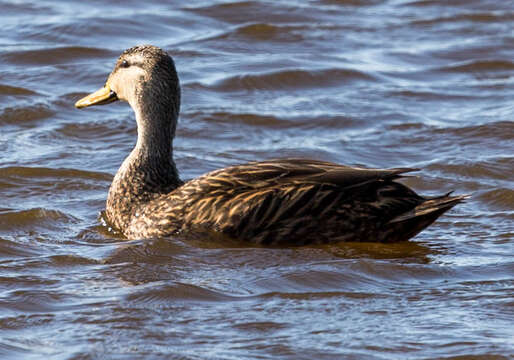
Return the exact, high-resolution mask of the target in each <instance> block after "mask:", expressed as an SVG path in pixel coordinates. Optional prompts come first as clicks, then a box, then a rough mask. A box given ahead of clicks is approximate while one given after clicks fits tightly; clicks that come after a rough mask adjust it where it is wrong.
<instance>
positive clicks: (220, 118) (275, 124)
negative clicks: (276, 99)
mask: <svg viewBox="0 0 514 360" xmlns="http://www.w3.org/2000/svg"><path fill="white" fill-rule="evenodd" d="M184 115H186V116H187V117H191V118H193V119H194V121H197V120H196V119H201V120H202V121H206V122H209V123H221V124H234V125H235V124H244V125H249V126H252V127H258V128H261V127H264V128H287V127H289V126H291V121H288V120H287V119H282V118H278V117H276V116H272V115H261V114H249V113H229V112H223V111H220V112H209V113H207V112H195V113H188V114H184Z"/></svg>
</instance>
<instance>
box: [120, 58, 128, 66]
mask: <svg viewBox="0 0 514 360" xmlns="http://www.w3.org/2000/svg"><path fill="white" fill-rule="evenodd" d="M120 66H121V67H122V68H128V67H129V66H130V64H129V63H128V61H127V60H123V61H122V62H121V64H120Z"/></svg>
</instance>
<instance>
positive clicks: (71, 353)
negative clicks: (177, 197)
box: [0, 0, 514, 359]
mask: <svg viewBox="0 0 514 360" xmlns="http://www.w3.org/2000/svg"><path fill="white" fill-rule="evenodd" d="M186 4H187V5H184V2H179V1H176V2H172V3H170V4H163V3H162V2H160V1H153V2H140V1H123V2H104V1H91V2H83V1H76V0H71V1H67V2H59V1H23V2H21V1H14V0H11V1H5V0H2V1H0V9H1V10H2V11H1V13H0V23H1V25H2V26H1V28H2V30H1V31H2V36H1V38H0V39H1V40H0V66H1V69H2V71H1V73H0V151H1V154H2V157H1V158H0V159H1V160H0V199H1V203H0V267H1V270H0V334H1V336H0V357H1V358H2V359H41V358H43V359H48V358H51V359H96V358H115V359H434V358H445V359H449V358H450V359H451V358H455V359H456V358H458V359H470V358H473V359H507V358H512V357H514V300H513V294H514V261H513V257H512V254H513V252H514V243H513V238H514V225H513V219H514V190H513V189H514V186H513V183H514V181H513V180H514V179H513V173H514V157H513V154H514V141H513V139H514V123H513V121H512V120H513V113H514V106H513V102H512V100H513V99H514V62H513V61H512V59H513V56H514V37H513V28H514V7H513V6H512V3H511V2H509V1H496V0H494V1H493V0H471V1H470V0H466V1H460V0H458V1H451V2H447V1H442V0H409V1H407V0H387V1H373V0H369V1H367V0H311V1H285V0H284V1H264V0H262V1H258V0H256V1H240V2H235V1H194V2H186ZM139 43H152V44H155V45H158V46H161V47H163V48H165V49H166V50H167V51H168V52H169V53H170V54H171V55H172V56H173V57H174V58H175V61H176V64H177V68H178V71H179V75H180V77H181V81H182V89H183V105H182V113H181V118H180V123H179V129H178V134H177V139H176V141H175V148H176V150H175V156H176V161H177V165H178V167H179V169H180V171H181V174H182V177H183V178H186V179H187V178H192V177H195V176H198V175H200V174H203V173H205V172H207V171H209V170H213V169H216V168H219V167H223V166H227V165H231V164H236V163H241V162H244V161H250V160H263V159H267V158H273V157H286V156H291V157H293V156H294V157H310V158H315V159H321V160H329V161H336V162H341V163H346V164H353V165H367V166H373V167H401V166H409V167H419V168H421V169H422V171H420V173H419V175H420V177H416V178H410V179H407V180H406V181H405V182H406V183H407V184H408V185H410V186H412V187H413V188H415V189H416V190H417V191H419V192H421V193H425V194H440V193H444V192H447V191H450V190H456V191H457V193H472V194H473V197H472V199H471V200H470V201H468V202H467V203H465V204H461V205H459V206H457V207H456V208H454V209H453V210H452V211H450V212H449V213H447V214H446V215H445V216H443V217H442V218H440V220H439V221H438V222H437V223H435V224H434V225H433V226H431V227H430V228H429V229H427V230H426V231H424V232H422V233H421V234H419V235H418V236H417V237H415V238H414V239H413V240H412V241H410V242H407V243H402V244H393V245H381V244H340V245H332V246H323V247H305V248H291V249H276V248H275V249H266V248H245V247H234V246H232V245H231V246H223V244H216V243H212V242H206V241H202V240H204V239H185V238H173V239H154V240H146V241H124V240H123V239H122V238H119V237H117V236H116V235H115V234H112V233H110V232H109V231H108V229H107V228H106V227H105V226H103V225H102V223H101V222H100V221H99V219H98V214H99V212H100V211H101V210H103V209H104V203H105V198H106V194H107V189H108V187H109V184H110V181H111V179H112V176H113V174H114V173H115V172H116V170H117V168H118V166H119V165H120V163H121V162H122V160H123V159H124V157H125V156H126V155H127V154H128V152H129V151H130V149H131V147H132V146H133V145H134V143H135V138H136V128H135V122H134V120H133V115H132V112H131V110H130V108H129V107H128V106H127V104H126V103H116V104H112V105H109V106H104V107H97V108H91V109H88V110H87V111H79V110H76V109H75V108H74V107H73V104H74V102H75V101H76V100H77V99H79V98H80V97H81V96H83V95H85V94H86V93H88V92H91V91H93V90H96V89H97V88H98V87H99V86H101V85H102V84H103V83H104V81H105V79H106V77H107V75H108V73H109V72H110V71H111V69H112V66H113V64H114V61H115V58H116V57H117V56H118V55H119V54H120V53H121V52H122V51H123V50H124V49H125V48H128V47H131V46H133V45H135V44H139Z"/></svg>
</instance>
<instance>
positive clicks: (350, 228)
mask: <svg viewBox="0 0 514 360" xmlns="http://www.w3.org/2000/svg"><path fill="white" fill-rule="evenodd" d="M116 100H125V101H127V102H128V103H129V104H130V106H131V107H132V109H133V110H134V112H135V114H136V121H137V131H138V138H137V144H136V146H135V148H134V149H133V150H132V152H131V153H130V155H129V156H128V157H127V158H126V159H125V161H124V162H123V164H122V165H121V167H120V169H119V170H118V172H117V174H116V176H115V177H114V180H113V182H112V185H111V188H110V190H109V195H108V198H107V209H106V217H107V220H108V222H110V225H112V226H113V227H114V228H116V229H117V230H119V231H120V232H121V233H123V234H124V235H125V236H126V237H127V238H129V239H135V238H149V237H162V236H169V235H173V234H177V233H180V232H183V231H194V230H195V229H196V230H208V231H211V230H213V231H217V232H221V233H223V234H226V235H228V236H230V237H232V238H234V239H239V240H246V241H250V242H253V243H257V244H262V245H305V244H319V243H329V242H338V241H375V242H394V241H403V240H407V239H409V238H411V237H412V236H414V235H416V234H417V233H418V232H420V231H421V230H422V229H424V228H425V227H427V226H428V225H430V224H431V223H432V222H434V221H435V220H436V219H437V218H438V217H439V216H440V215H441V214H443V213H444V212H445V211H447V210H448V209H450V208H452V207H453V206H454V205H456V204H458V203H459V202H461V201H463V200H464V199H465V198H466V196H463V195H462V196H449V194H447V195H443V196H439V197H435V198H425V197H422V196H419V195H417V194H416V193H415V192H414V191H412V190H410V189H409V188H408V187H406V186H405V185H402V184H400V183H398V182H396V181H395V180H397V179H399V178H401V177H402V174H404V173H407V172H410V171H413V170H415V169H408V168H395V169H364V168H355V167H348V166H344V165H339V164H334V163H330V162H325V161H317V160H307V159H277V160H268V161H263V162H251V163H248V164H244V165H237V166H231V167H228V168H225V169H221V170H216V171H213V172H210V173H207V174H205V175H203V176H201V177H199V178H197V179H194V180H191V181H188V182H185V183H184V182H182V181H181V180H180V178H179V175H178V172H177V168H176V166H175V162H174V160H173V146H172V142H173V138H174V136H175V128H176V125H177V119H178V115H179V108H180V86H179V80H178V76H177V72H176V70H175V65H174V62H173V60H172V58H171V57H170V56H169V55H168V54H167V53H166V52H164V51H163V50H161V49H159V48H157V47H155V46H150V45H145V46H136V47H133V48H130V49H128V50H126V51H125V52H123V54H121V56H120V57H119V59H118V61H117V63H116V65H115V67H114V70H113V71H112V73H111V74H110V75H109V78H108V79H107V82H106V84H105V85H104V87H102V88H101V89H100V90H98V91H96V92H94V93H92V94H90V95H88V96H86V97H85V98H83V99H81V100H79V101H78V102H77V103H76V104H75V106H76V107H77V108H83V107H87V106H91V105H101V104H107V103H110V102H112V101H116Z"/></svg>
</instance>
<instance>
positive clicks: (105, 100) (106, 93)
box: [75, 85, 118, 109]
mask: <svg viewBox="0 0 514 360" xmlns="http://www.w3.org/2000/svg"><path fill="white" fill-rule="evenodd" d="M116 100H118V96H116V93H115V92H114V91H112V90H111V89H110V88H109V86H108V85H105V86H104V87H103V88H101V89H99V90H97V91H95V92H94V93H92V94H89V95H88V96H86V97H84V98H82V99H80V100H79V101H77V102H76V103H75V107H76V108H79V109H82V108H85V107H88V106H93V105H105V104H109V103H112V102H113V101H116Z"/></svg>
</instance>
